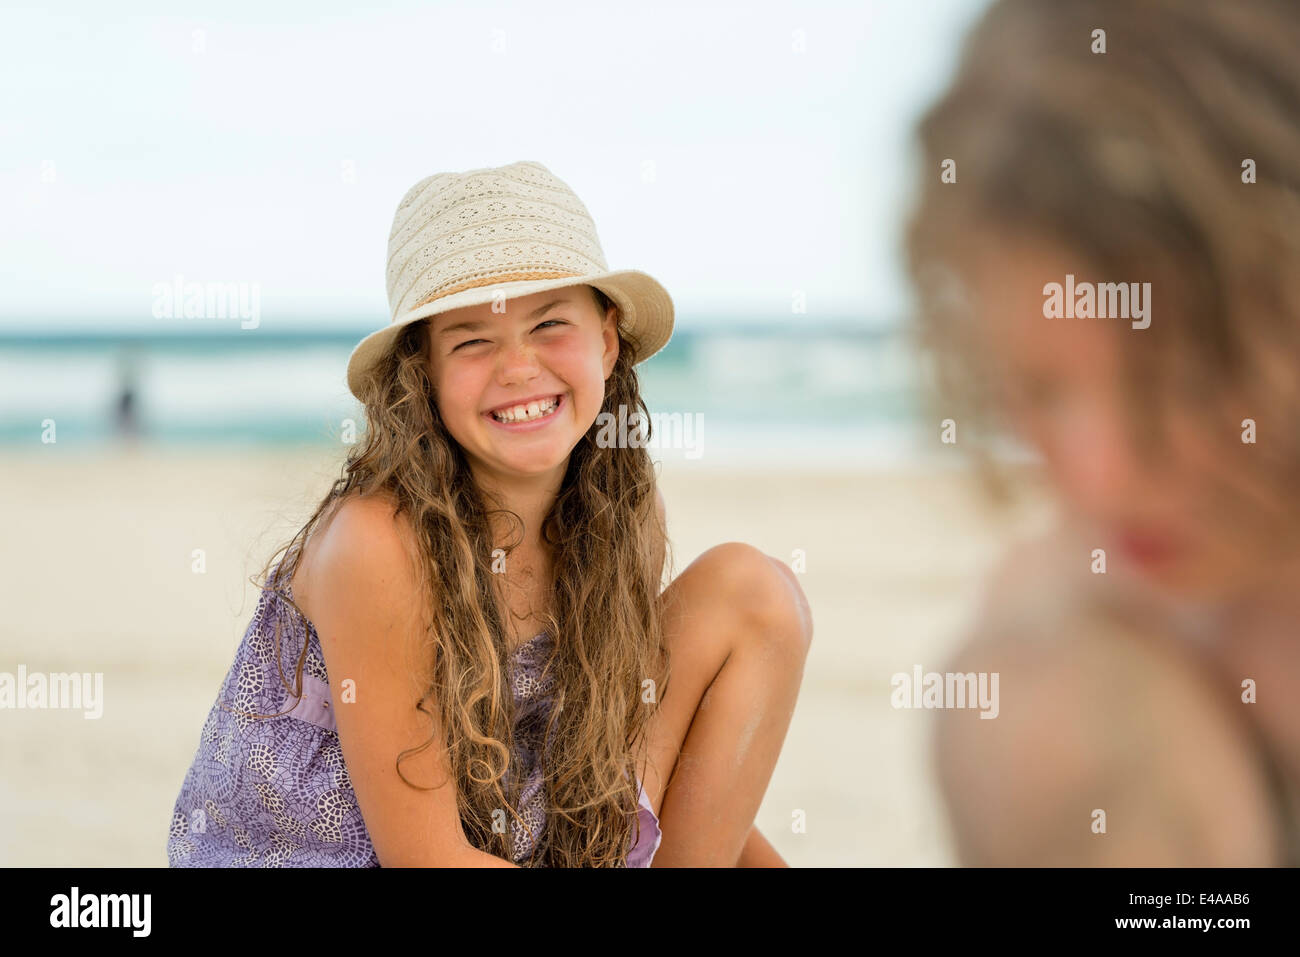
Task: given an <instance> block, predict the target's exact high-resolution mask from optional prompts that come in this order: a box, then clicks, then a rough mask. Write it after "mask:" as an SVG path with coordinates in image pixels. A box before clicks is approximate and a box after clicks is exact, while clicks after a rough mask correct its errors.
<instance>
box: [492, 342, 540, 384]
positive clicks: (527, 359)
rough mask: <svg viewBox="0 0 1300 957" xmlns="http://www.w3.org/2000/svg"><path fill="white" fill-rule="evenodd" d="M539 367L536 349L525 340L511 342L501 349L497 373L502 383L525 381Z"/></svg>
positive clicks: (535, 372) (535, 373)
mask: <svg viewBox="0 0 1300 957" xmlns="http://www.w3.org/2000/svg"><path fill="white" fill-rule="evenodd" d="M539 368H540V366H539V363H538V361H537V350H536V349H534V348H533V347H532V346H531V345H529V344H528V343H527V342H513V343H509V344H508V345H506V346H504V347H503V348H502V350H501V358H500V364H499V366H498V375H499V376H500V378H501V381H502V382H503V383H507V384H508V383H512V382H525V381H527V380H528V379H531V378H532V377H533V376H535V375H537V372H538V369H539Z"/></svg>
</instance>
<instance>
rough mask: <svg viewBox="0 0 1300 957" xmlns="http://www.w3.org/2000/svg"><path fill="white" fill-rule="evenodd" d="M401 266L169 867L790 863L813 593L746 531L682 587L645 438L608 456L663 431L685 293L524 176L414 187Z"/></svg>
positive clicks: (213, 728)
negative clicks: (644, 392)
mask: <svg viewBox="0 0 1300 957" xmlns="http://www.w3.org/2000/svg"><path fill="white" fill-rule="evenodd" d="M387 278H388V294H389V302H390V305H391V307H392V312H393V321H392V323H391V325H390V326H388V327H387V328H385V329H383V330H380V331H379V332H376V333H374V334H372V335H370V336H368V337H366V338H365V339H364V340H363V341H362V342H361V343H360V344H359V345H358V346H357V348H356V349H355V350H354V352H353V354H352V357H351V359H350V361H349V365H348V383H349V387H350V388H351V390H352V391H353V393H354V394H355V395H356V396H357V398H358V399H360V400H361V401H362V402H363V403H364V405H365V409H366V420H367V429H366V433H365V436H364V441H363V442H362V443H360V444H359V445H358V446H357V447H356V448H354V449H353V450H352V451H351V452H350V453H349V455H348V458H347V462H346V464H345V466H344V475H343V476H342V477H341V478H339V479H338V480H337V481H336V482H335V484H334V486H333V488H332V489H331V490H330V492H329V494H328V495H326V497H325V499H324V501H322V502H321V503H320V506H319V507H318V508H317V509H316V512H315V514H313V516H312V517H311V519H310V520H309V521H308V522H307V523H306V525H305V526H304V527H303V528H302V530H301V531H300V532H299V533H298V534H297V535H296V536H295V537H294V538H293V540H292V541H291V542H290V543H289V544H288V545H287V546H286V547H285V548H284V549H282V550H281V551H282V552H283V553H284V554H283V557H282V558H281V559H280V560H279V561H273V563H268V566H267V567H266V568H264V569H263V571H262V582H263V583H264V584H263V585H262V587H263V591H262V593H261V599H260V601H259V604H258V607H257V610H256V613H255V615H254V618H253V620H252V622H250V624H249V627H248V631H247V633H246V635H245V637H244V641H243V642H242V644H241V646H240V649H239V652H238V654H237V656H236V659H235V662H234V664H233V665H232V667H231V669H230V672H229V674H228V676H227V678H226V681H225V684H224V685H223V688H222V692H221V695H220V697H219V699H218V701H217V703H216V704H215V705H214V706H213V708H212V710H211V713H210V714H209V717H208V721H207V724H206V725H205V726H204V729H203V732H202V735H201V738H200V743H199V750H198V754H197V756H196V757H195V759H194V762H193V764H192V766H191V767H190V769H189V772H188V774H187V775H186V778H185V781H184V785H183V787H182V790H181V793H180V795H179V797H178V799H177V801H176V805H175V809H174V814H173V823H172V829H171V836H170V839H169V841H168V857H169V860H170V862H171V863H172V865H174V866H278V865H290V866H321V865H325V866H379V865H382V866H385V867H392V866H428V865H453V866H513V865H521V866H624V865H626V866H641V867H645V866H650V864H651V862H652V861H653V864H654V865H655V866H666V865H713V866H736V865H781V864H783V863H784V862H782V861H781V859H780V857H779V856H778V855H777V854H776V853H775V851H774V850H773V849H772V848H771V846H770V845H769V844H768V843H767V842H766V840H765V839H764V838H763V837H762V835H760V834H759V832H758V831H757V830H756V829H754V827H753V822H754V816H755V814H756V813H757V810H758V807H759V804H760V802H761V800H762V796H763V792H764V790H765V789H766V787H767V782H768V779H769V777H770V775H771V772H772V769H773V767H774V765H775V763H776V759H777V757H778V755H779V752H780V748H781V744H782V742H783V740H784V737H785V733H786V729H787V726H788V724H789V720H790V717H791V714H792V711H793V708H794V704H795V700H796V696H797V693H798V688H799V684H800V680H801V677H802V673H803V663H804V659H805V655H806V653H807V650H808V644H809V640H810V636H811V618H810V614H809V610H808V606H807V603H806V601H805V599H804V597H803V594H802V592H801V590H800V588H799V586H798V584H797V582H796V580H795V578H794V576H793V574H792V573H791V572H790V571H789V570H788V569H787V568H786V567H785V565H783V564H782V563H781V562H778V561H777V560H775V559H771V558H768V557H767V556H765V555H763V554H762V553H760V552H759V551H757V550H756V549H754V548H752V547H750V546H747V545H743V544H739V543H729V544H726V545H720V546H717V547H715V548H713V549H710V550H709V551H707V552H705V553H704V554H703V555H702V556H700V558H698V559H697V560H696V561H695V562H694V563H692V564H691V565H690V567H688V568H687V569H686V570H685V571H684V572H682V574H681V575H680V576H678V577H677V578H676V579H675V580H673V581H672V582H671V584H670V585H669V586H668V587H667V588H666V589H664V588H663V587H662V584H663V581H664V577H665V576H664V573H665V566H666V561H665V560H666V542H667V532H666V528H665V518H664V511H663V500H662V497H661V496H660V495H659V494H658V491H657V489H656V485H655V475H654V470H653V467H652V463H651V461H650V459H649V456H648V453H647V452H646V450H645V448H644V447H643V445H638V446H636V447H626V448H622V447H616V446H610V445H609V444H608V443H606V442H604V441H601V440H598V436H599V435H600V434H602V433H601V430H600V429H599V427H598V425H597V416H598V415H599V414H600V413H602V412H605V413H609V414H612V415H617V414H618V413H619V409H620V407H623V408H624V410H625V414H628V413H635V412H637V411H638V410H639V412H640V414H641V415H643V416H645V418H644V419H643V421H644V422H645V423H646V424H648V421H649V419H648V414H647V412H646V408H645V404H644V401H643V400H642V398H641V396H640V393H639V388H638V383H637V375H636V371H635V368H634V366H635V365H636V363H638V362H640V361H642V360H644V359H646V358H648V357H649V356H650V355H652V354H654V353H655V352H656V351H657V350H659V349H660V348H662V346H663V345H664V344H665V343H666V342H667V340H668V337H669V335H670V332H671V327H672V315H673V313H672V302H671V299H670V298H669V297H668V294H667V293H666V292H665V291H664V290H663V288H662V287H661V286H660V285H659V284H658V283H657V282H656V281H655V280H653V279H652V278H650V277H649V276H647V275H645V274H644V273H640V272H635V271H622V272H610V271H609V270H608V269H607V268H606V266H605V260H604V256H603V254H602V252H601V250H600V245H599V241H598V239H597V236H596V231H595V226H594V224H593V223H592V221H591V218H590V216H589V214H588V213H587V210H586V208H585V206H584V205H583V204H582V203H581V201H580V200H579V199H578V197H577V196H576V195H574V194H573V192H572V191H571V190H570V189H569V187H568V186H567V185H566V184H564V183H563V182H561V181H560V180H558V179H557V178H556V177H554V176H553V175H552V174H551V173H550V172H549V171H548V170H547V169H546V168H545V167H543V166H541V165H540V164H537V163H530V162H520V163H514V164H511V165H509V166H505V167H501V168H499V169H481V170H472V171H469V172H467V173H460V174H451V173H447V174H440V175H437V176H432V177H429V178H428V179H425V180H422V181H421V182H419V183H417V184H416V185H415V186H414V187H413V188H412V189H411V190H410V191H409V192H408V193H407V194H406V196H405V198H404V199H403V200H402V203H401V204H400V206H399V207H398V210H397V215H396V217H395V219H394V223H393V230H392V234H391V236H390V240H389V257H388V273H387ZM628 444H629V446H631V443H628ZM277 554H280V553H277ZM670 672H671V688H670V681H669V675H670Z"/></svg>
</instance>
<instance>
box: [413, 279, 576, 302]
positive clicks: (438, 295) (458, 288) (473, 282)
mask: <svg viewBox="0 0 1300 957" xmlns="http://www.w3.org/2000/svg"><path fill="white" fill-rule="evenodd" d="M581 277H582V273H580V272H508V273H503V274H502V275H499V276H480V277H479V278H478V279H470V280H467V281H466V282H462V283H457V284H456V285H454V286H449V287H448V288H446V289H439V290H438V291H437V292H434V293H430V294H429V295H427V296H425V297H424V298H423V299H421V300H420V301H419V302H417V303H416V304H415V305H414V306H412V307H411V308H412V309H419V308H420V307H421V306H427V305H428V304H429V303H431V302H433V301H434V300H435V299H443V298H445V297H447V296H450V295H453V294H454V293H458V292H464V291H465V290H466V289H477V288H478V287H479V286H493V285H496V284H497V283H499V282H526V281H528V280H530V279H580V278H581Z"/></svg>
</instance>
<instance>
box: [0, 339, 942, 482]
mask: <svg viewBox="0 0 1300 957" xmlns="http://www.w3.org/2000/svg"><path fill="white" fill-rule="evenodd" d="M799 318H800V320H801V321H799V322H798V323H792V322H790V321H786V322H784V323H782V322H748V323H746V322H735V321H727V322H716V323H707V322H702V323H696V324H693V325H692V324H687V323H684V322H681V321H679V324H678V328H677V330H676V331H675V332H674V334H673V338H672V340H671V342H670V343H669V344H668V346H667V347H666V348H665V349H664V350H663V351H662V352H660V353H659V354H658V355H656V356H654V357H653V358H651V359H650V360H648V361H647V362H646V363H644V364H643V365H641V366H639V367H638V369H639V371H640V373H641V377H642V386H643V393H644V395H645V398H646V402H647V405H648V407H649V408H650V410H651V412H652V414H654V415H656V416H659V415H663V416H668V415H671V414H673V413H681V414H682V415H683V417H689V421H690V423H691V424H693V425H695V426H696V427H697V429H696V432H697V434H696V435H695V436H694V439H693V440H694V441H695V443H696V448H695V449H693V450H686V449H681V448H677V449H674V448H664V449H661V450H660V453H661V456H662V457H664V458H667V457H670V456H672V455H681V456H684V457H687V458H692V459H699V460H701V461H706V462H707V461H727V462H735V461H749V460H754V461H755V462H756V464H757V463H765V464H768V465H773V466H779V465H782V464H790V465H795V466H801V465H807V464H812V463H819V464H825V465H837V464H850V465H856V464H863V463H870V462H879V463H887V462H891V461H895V460H899V459H907V458H911V457H913V456H915V455H916V454H918V452H919V450H921V449H926V448H929V449H932V448H933V445H934V442H933V436H932V434H931V433H933V432H934V431H935V430H934V429H930V428H929V427H928V426H926V427H925V428H924V432H922V423H921V421H920V417H921V415H922V404H921V395H920V393H919V391H918V387H919V382H920V378H921V377H920V375H919V369H920V368H921V365H920V362H919V360H918V357H917V355H916V353H915V351H914V350H913V348H912V346H911V344H910V342H909V341H908V338H907V336H906V334H905V333H904V331H903V330H902V329H901V328H900V327H897V326H884V325H880V324H869V323H865V322H855V321H851V320H844V321H822V322H812V321H807V320H806V319H805V318H804V317H799ZM374 328H376V327H375V326H369V327H367V326H362V325H355V326H334V327H329V328H325V329H323V330H307V329H305V328H304V327H303V326H301V325H288V324H286V325H283V326H281V327H279V328H277V327H276V326H275V325H274V324H271V323H268V322H263V323H262V324H261V325H260V326H259V327H258V328H256V329H251V330H245V329H241V328H240V327H239V324H238V323H208V324H201V323H196V324H195V327H192V328H185V329H178V328H175V327H168V328H156V327H155V328H151V327H149V326H140V325H119V326H114V327H107V326H101V327H98V328H96V327H81V328H75V327H74V328H68V327H66V326H65V327H64V329H63V330H62V331H57V332H51V331H49V330H48V328H47V329H44V330H42V331H41V332H39V333H38V332H35V331H28V330H25V329H22V328H21V327H15V326H14V325H12V324H10V325H9V326H8V327H6V328H5V329H4V330H0V444H3V445H4V446H6V447H9V448H14V447H15V446H23V445H32V446H40V445H42V444H43V443H42V437H43V436H46V437H48V436H49V434H50V433H51V430H50V428H49V423H50V422H53V424H54V429H53V434H54V436H55V438H56V441H55V442H54V443H53V444H54V445H56V446H57V447H58V448H82V447H86V446H102V445H104V444H111V443H114V442H118V441H120V439H121V437H122V436H123V435H125V434H131V435H133V436H134V437H136V438H137V439H138V440H143V441H145V442H152V443H163V444H167V445H177V446H181V445H185V444H194V443H199V444H203V445H212V444H229V445H245V444H250V443H251V444H262V443H323V442H340V441H343V439H342V437H341V436H342V434H343V429H344V427H345V424H346V421H347V420H349V419H351V420H352V421H353V422H355V423H356V424H357V427H358V428H360V426H361V425H362V423H363V417H362V415H361V408H360V404H359V403H358V402H357V401H356V400H355V399H354V398H353V397H352V395H351V394H350V393H349V392H348V391H347V387H346V385H345V382H344V369H345V367H346V364H347V358H348V355H349V353H350V352H351V350H352V348H353V346H354V345H355V344H356V342H357V341H358V340H359V339H360V338H361V337H362V336H363V335H365V334H366V333H368V332H371V331H373V329H374ZM44 444H46V445H49V444H51V443H48V442H45V443H44ZM51 451H53V450H51ZM688 452H689V453H690V454H687V453H688ZM0 454H2V453H0Z"/></svg>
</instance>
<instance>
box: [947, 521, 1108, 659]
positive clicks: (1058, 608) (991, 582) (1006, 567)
mask: <svg viewBox="0 0 1300 957" xmlns="http://www.w3.org/2000/svg"><path fill="white" fill-rule="evenodd" d="M1079 547H1080V546H1079V545H1078V544H1077V543H1076V542H1075V541H1073V539H1072V537H1071V536H1070V535H1069V534H1068V533H1067V532H1066V531H1064V530H1063V529H1059V528H1058V529H1053V530H1052V531H1050V532H1047V533H1045V534H1042V535H1040V536H1037V537H1035V538H1031V539H1026V540H1023V541H1020V542H1017V543H1016V544H1014V545H1012V546H1011V547H1010V548H1009V549H1008V550H1007V551H1006V553H1005V554H1003V556H1002V557H1001V558H1000V559H999V560H998V562H997V563H996V565H995V566H994V568H993V571H992V573H991V574H990V575H989V576H988V578H987V579H986V581H985V583H984V585H983V589H982V594H981V597H980V599H979V606H978V610H977V613H976V616H975V620H974V622H973V624H972V627H971V629H970V631H969V633H968V636H967V644H966V647H965V649H964V651H965V652H968V653H969V652H971V651H975V650H977V649H980V648H982V647H984V646H986V645H987V644H989V643H997V644H1002V645H1005V644H1007V643H1020V642H1031V643H1034V644H1042V643H1047V642H1051V641H1052V640H1053V638H1054V636H1057V635H1060V634H1061V631H1062V629H1061V627H1060V623H1061V621H1062V619H1066V618H1075V619H1077V618H1078V617H1079V615H1080V613H1081V612H1082V610H1083V609H1084V608H1086V607H1087V606H1089V605H1090V604H1091V599H1090V596H1089V585H1090V583H1089V582H1088V581H1086V576H1087V573H1088V562H1087V557H1088V556H1087V554H1086V553H1080V552H1079ZM1081 572H1082V574H1081Z"/></svg>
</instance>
